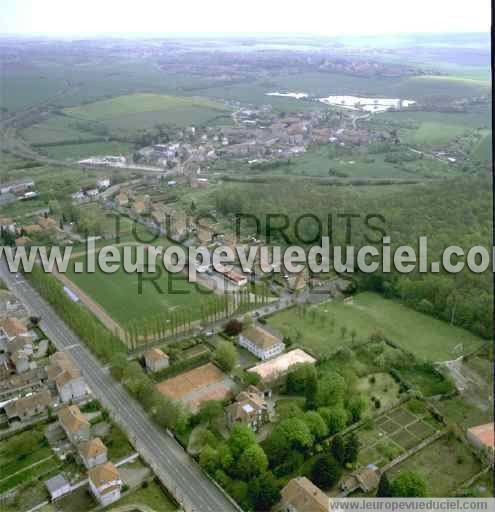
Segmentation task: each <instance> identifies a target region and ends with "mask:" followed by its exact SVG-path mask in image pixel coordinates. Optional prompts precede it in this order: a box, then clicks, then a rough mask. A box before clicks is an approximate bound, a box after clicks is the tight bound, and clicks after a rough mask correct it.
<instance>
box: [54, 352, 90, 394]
mask: <svg viewBox="0 0 495 512" xmlns="http://www.w3.org/2000/svg"><path fill="white" fill-rule="evenodd" d="M47 374H48V383H49V385H52V386H54V387H55V388H56V390H57V392H58V394H59V396H60V399H61V400H62V402H64V403H67V402H70V401H72V400H79V399H81V398H83V397H84V396H85V395H86V391H87V389H86V383H85V382H84V378H83V377H82V375H81V371H80V370H79V368H77V366H76V365H75V363H74V361H73V360H72V358H71V357H70V355H69V354H67V352H55V354H53V355H52V356H50V366H48V368H47Z"/></svg>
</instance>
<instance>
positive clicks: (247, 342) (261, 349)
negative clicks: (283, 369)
mask: <svg viewBox="0 0 495 512" xmlns="http://www.w3.org/2000/svg"><path fill="white" fill-rule="evenodd" d="M239 345H240V346H241V347H244V348H245V349H247V350H249V352H251V353H252V354H254V355H255V356H256V357H258V358H259V359H261V360H262V361H264V360H265V359H268V358H270V357H274V356H277V355H279V354H281V353H282V352H283V351H284V349H285V345H284V343H283V342H282V340H280V338H278V337H277V336H275V335H274V334H272V333H270V332H268V331H267V330H266V329H265V328H264V327H261V326H259V325H254V326H252V327H249V328H248V329H245V330H244V331H243V332H241V334H239Z"/></svg>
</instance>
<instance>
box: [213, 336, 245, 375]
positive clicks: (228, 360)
mask: <svg viewBox="0 0 495 512" xmlns="http://www.w3.org/2000/svg"><path fill="white" fill-rule="evenodd" d="M214 357H215V361H216V362H217V363H218V366H220V368H222V370H224V371H226V372H230V371H232V369H233V368H234V367H235V366H236V365H237V363H238V361H239V355H238V353H237V350H236V348H235V347H234V345H233V343H230V341H221V342H220V343H219V344H218V347H217V349H216V350H215V356H214Z"/></svg>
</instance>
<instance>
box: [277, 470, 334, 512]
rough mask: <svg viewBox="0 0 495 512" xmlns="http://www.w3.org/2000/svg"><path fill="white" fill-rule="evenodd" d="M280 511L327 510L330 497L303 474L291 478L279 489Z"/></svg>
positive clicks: (324, 511)
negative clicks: (280, 496)
mask: <svg viewBox="0 0 495 512" xmlns="http://www.w3.org/2000/svg"><path fill="white" fill-rule="evenodd" d="M281 495H282V499H281V501H280V507H279V509H280V511H281V512H328V511H329V509H330V499H329V498H328V496H327V495H326V494H325V493H324V492H323V491H322V490H321V489H320V488H318V487H317V486H316V485H315V484H314V483H313V482H312V481H311V480H309V479H308V478H306V477H305V476H299V477H297V478H293V479H292V480H290V481H289V483H288V484H287V485H286V486H285V487H284V488H283V489H282V491H281Z"/></svg>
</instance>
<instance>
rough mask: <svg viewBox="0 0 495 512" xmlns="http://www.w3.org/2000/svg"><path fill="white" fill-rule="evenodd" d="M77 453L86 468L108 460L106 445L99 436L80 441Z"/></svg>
mask: <svg viewBox="0 0 495 512" xmlns="http://www.w3.org/2000/svg"><path fill="white" fill-rule="evenodd" d="M79 455H80V456H81V459H82V461H83V464H84V466H85V467H86V468H87V469H91V468H93V467H94V466H98V465H99V464H105V462H107V460H108V450H107V447H106V446H105V445H104V444H103V441H102V440H101V439H100V438H99V437H95V438H94V439H91V440H89V441H85V442H83V443H81V444H80V445H79Z"/></svg>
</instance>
